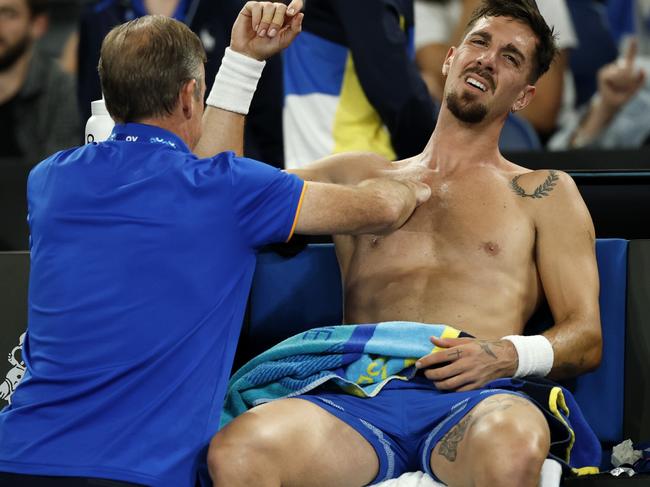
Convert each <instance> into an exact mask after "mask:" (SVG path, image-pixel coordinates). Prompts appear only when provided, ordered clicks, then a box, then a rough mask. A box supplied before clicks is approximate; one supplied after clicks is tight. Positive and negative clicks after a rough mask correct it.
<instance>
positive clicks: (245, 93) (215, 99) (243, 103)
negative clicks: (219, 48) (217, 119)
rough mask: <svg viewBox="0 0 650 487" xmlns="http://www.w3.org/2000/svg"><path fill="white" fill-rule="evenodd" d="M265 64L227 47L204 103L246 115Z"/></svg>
mask: <svg viewBox="0 0 650 487" xmlns="http://www.w3.org/2000/svg"><path fill="white" fill-rule="evenodd" d="M265 65H266V61H258V60H257V59H253V58H252V57H248V56H246V55H244V54H241V53H238V52H236V51H233V50H232V49H230V48H229V47H227V48H226V52H225V54H224V55H223V59H222V61H221V67H220V68H219V72H218V73H217V76H216V77H215V79H214V84H213V85H212V89H211V90H210V94H209V95H208V99H207V100H206V103H207V104H208V105H211V106H213V107H217V108H221V109H223V110H228V111H229V112H235V113H241V114H242V115H246V114H247V113H248V109H249V107H250V105H251V100H252V99H253V95H254V94H255V89H256V88H257V82H258V81H259V79H260V76H262V70H263V69H264V66H265Z"/></svg>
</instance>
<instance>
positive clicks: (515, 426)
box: [470, 406, 550, 486]
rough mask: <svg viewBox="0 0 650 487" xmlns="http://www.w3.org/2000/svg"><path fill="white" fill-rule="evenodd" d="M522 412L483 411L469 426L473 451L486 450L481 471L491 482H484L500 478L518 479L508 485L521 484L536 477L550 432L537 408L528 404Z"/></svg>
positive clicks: (496, 480)
mask: <svg viewBox="0 0 650 487" xmlns="http://www.w3.org/2000/svg"><path fill="white" fill-rule="evenodd" d="M526 413H527V412H526V411H525V410H524V411H518V412H517V414H514V412H513V411H511V410H508V409H505V410H503V411H497V412H492V413H487V414H485V416H483V417H482V418H481V419H480V420H479V421H477V422H476V424H474V426H473V428H472V430H470V435H471V441H472V444H473V446H474V448H475V449H476V450H477V453H478V452H479V451H480V452H483V453H484V454H485V453H487V452H489V454H488V455H483V458H489V459H490V461H488V462H485V465H483V467H482V470H483V471H482V473H481V475H482V476H484V477H485V478H487V479H493V480H492V482H493V483H492V484H486V485H495V486H496V485H501V484H500V483H499V482H500V481H501V480H500V479H509V482H513V481H514V480H515V479H520V480H517V481H516V482H515V483H510V484H508V485H522V486H523V485H528V484H529V482H530V481H531V479H538V478H539V475H540V471H541V467H542V463H543V462H544V459H545V458H546V456H547V455H548V451H549V447H550V433H549V430H548V425H547V423H546V421H545V419H544V418H543V416H542V415H541V413H539V411H537V410H532V406H531V411H530V413H528V414H526ZM495 460H496V461H495ZM495 482H496V483H495ZM531 485H533V484H531ZM535 485H536V484H535Z"/></svg>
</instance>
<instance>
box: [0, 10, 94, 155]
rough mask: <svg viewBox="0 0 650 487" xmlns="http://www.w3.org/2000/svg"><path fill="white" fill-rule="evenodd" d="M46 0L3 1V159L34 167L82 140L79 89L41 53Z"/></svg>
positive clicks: (0, 68)
mask: <svg viewBox="0 0 650 487" xmlns="http://www.w3.org/2000/svg"><path fill="white" fill-rule="evenodd" d="M46 10H47V1H46V0H0V147H2V152H1V153H0V155H1V156H2V157H4V158H11V159H20V160H22V161H23V162H24V163H25V164H26V165H33V164H35V163H37V162H38V161H40V160H41V159H43V158H45V157H46V156H48V155H50V154H51V153H53V152H56V151H57V150H60V149H64V148H68V147H72V146H75V145H78V144H80V143H81V141H82V135H81V129H80V126H79V118H78V112H77V105H76V103H75V101H74V100H75V97H74V85H73V81H72V79H71V78H69V77H68V76H67V75H66V74H64V73H63V72H62V71H61V69H60V68H59V66H58V65H57V63H56V61H54V60H52V59H50V58H49V57H47V56H45V55H44V54H43V53H41V52H40V50H38V49H36V48H35V43H36V41H37V40H38V39H39V38H40V37H41V36H42V35H43V34H44V33H45V31H46V30H47V26H48V17H47V13H46Z"/></svg>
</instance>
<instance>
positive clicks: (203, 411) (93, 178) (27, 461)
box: [0, 0, 430, 487]
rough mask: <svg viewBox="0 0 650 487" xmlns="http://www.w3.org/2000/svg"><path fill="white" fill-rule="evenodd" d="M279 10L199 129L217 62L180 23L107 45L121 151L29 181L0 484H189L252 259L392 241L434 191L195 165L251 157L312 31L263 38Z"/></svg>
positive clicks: (99, 152)
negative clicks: (272, 64)
mask: <svg viewBox="0 0 650 487" xmlns="http://www.w3.org/2000/svg"><path fill="white" fill-rule="evenodd" d="M271 5H272V10H273V9H278V12H277V13H278V15H284V10H286V8H287V7H286V6H284V5H281V4H271ZM291 5H293V6H294V7H297V9H299V8H300V6H301V2H300V0H294V2H293V3H292V4H291ZM268 9H269V7H268V4H260V3H254V2H249V3H248V4H247V5H246V7H244V10H243V11H242V14H241V15H240V16H239V17H238V20H237V21H236V22H235V26H234V27H233V43H232V50H230V49H229V50H228V52H227V54H226V56H225V57H224V60H223V63H222V68H221V71H220V73H219V75H217V78H216V81H215V84H214V88H213V91H212V93H211V94H210V96H209V97H208V103H209V104H210V105H212V107H210V108H208V109H207V110H206V111H205V116H203V115H204V107H203V95H204V93H205V82H204V77H205V75H204V68H203V64H202V63H203V62H204V61H205V53H204V51H203V48H202V47H201V44H200V41H199V39H198V38H197V37H196V35H195V34H193V33H192V32H191V31H190V30H189V29H188V28H187V27H186V26H185V25H183V24H182V23H180V22H178V21H176V20H174V19H170V18H167V17H162V16H152V17H142V18H140V19H137V20H134V21H132V22H129V23H127V24H124V25H122V26H120V27H117V28H116V29H114V30H113V31H111V32H110V33H109V35H108V36H107V38H106V40H105V42H104V46H103V47H102V55H101V60H100V76H101V79H102V86H103V89H104V94H105V98H106V105H107V108H108V110H109V112H110V113H111V115H112V116H113V118H114V119H115V120H116V122H118V124H117V125H116V126H115V129H114V130H113V133H112V135H111V137H110V139H109V140H108V141H106V142H102V143H99V144H93V145H86V146H84V147H80V148H76V149H72V150H68V151H64V152H59V153H57V154H54V155H53V156H51V157H50V158H48V159H46V160H45V161H43V162H42V163H41V164H39V165H38V166H37V167H36V168H35V169H34V170H33V171H32V173H31V174H30V177H29V181H28V191H27V192H28V203H29V223H30V227H31V276H30V289H29V317H28V318H29V322H28V330H27V333H26V337H25V342H24V348H23V359H24V361H25V365H26V369H27V370H26V374H25V377H24V378H23V380H22V382H21V384H20V385H19V386H18V387H17V389H16V391H15V393H14V395H13V396H12V398H11V404H10V405H9V406H8V407H6V408H5V409H4V410H3V411H2V412H0V472H1V473H0V485H11V486H12V487H20V486H21V485H29V486H31V485H39V486H49V485H61V484H60V483H56V482H57V478H58V477H65V479H64V481H65V485H66V486H79V485H95V484H92V479H96V478H101V479H105V480H102V485H105V486H108V485H113V486H117V485H127V484H125V483H127V482H128V483H130V484H138V485H148V486H160V487H194V485H195V483H196V479H197V473H198V471H199V469H200V466H201V464H202V463H204V461H205V452H206V450H207V446H208V443H209V441H210V439H211V438H212V436H213V435H214V434H215V433H216V430H217V428H218V424H219V416H220V410H221V406H222V400H223V397H224V394H225V387H226V385H227V379H228V375H229V373H230V368H231V365H232V360H233V356H234V353H235V347H236V342H237V339H238V336H239V331H240V327H241V323H242V318H243V314H244V308H245V305H246V300H247V296H248V291H249V289H250V284H251V280H252V276H253V271H254V268H255V251H256V249H257V248H259V247H260V246H262V245H264V244H267V243H270V242H279V241H284V240H287V239H288V238H289V237H290V236H291V234H292V232H293V231H294V230H299V231H301V232H305V233H325V232H330V231H331V232H337V233H358V232H363V231H379V230H382V229H390V228H394V227H395V226H398V225H401V224H402V223H403V222H404V221H405V220H406V219H407V218H408V216H409V215H410V214H411V212H412V211H413V209H414V208H415V206H416V204H417V203H418V202H421V201H423V200H425V199H426V198H427V197H428V195H429V194H430V190H429V189H428V187H427V186H425V185H422V184H418V183H414V182H411V181H402V182H399V181H394V180H389V179H381V180H373V181H369V182H368V183H367V184H362V185H360V186H358V187H345V186H338V185H334V184H323V183H310V184H309V185H306V184H305V183H303V181H302V180H301V179H299V178H298V177H297V176H294V175H290V174H287V173H284V172H282V171H279V170H277V169H275V168H272V167H270V166H267V165H264V164H262V163H259V162H256V161H253V160H250V159H246V158H242V157H237V156H235V154H234V153H233V152H230V151H227V152H221V153H219V154H218V155H216V156H212V157H204V158H201V157H199V156H197V155H194V154H193V152H192V151H195V152H196V153H198V154H200V155H202V156H205V155H207V154H214V153H215V152H218V149H224V148H228V147H230V148H233V149H235V150H237V151H239V150H240V148H241V144H242V130H243V116H242V114H245V113H246V111H247V109H248V105H249V103H250V98H251V96H252V93H253V92H254V91H255V83H256V81H257V79H258V78H259V74H260V73H261V69H262V67H263V62H260V61H258V60H257V59H263V58H265V57H267V56H270V55H272V54H273V53H275V52H277V51H278V50H280V49H282V48H284V47H286V45H288V43H290V42H291V41H292V39H293V38H295V36H296V35H297V33H298V32H299V30H300V22H301V20H302V15H301V14H298V15H293V16H291V17H289V16H288V15H285V16H284V18H285V20H284V27H283V28H282V30H281V32H280V33H279V34H277V36H279V37H277V38H275V39H274V38H269V37H261V36H259V35H258V34H256V32H255V31H254V30H253V26H252V25H251V24H252V20H251V19H259V18H261V17H262V13H264V14H265V15H267V14H269V12H268ZM270 13H271V14H273V13H274V12H270ZM254 58H257V59H254ZM161 66H164V69H161ZM202 119H203V125H204V126H205V127H206V129H207V130H206V132H205V136H202V133H203V129H202ZM414 177H416V178H417V175H414ZM301 207H302V210H301ZM58 481H59V482H60V481H61V479H58Z"/></svg>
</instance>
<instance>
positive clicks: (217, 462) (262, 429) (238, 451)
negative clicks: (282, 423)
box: [208, 414, 277, 485]
mask: <svg viewBox="0 0 650 487" xmlns="http://www.w3.org/2000/svg"><path fill="white" fill-rule="evenodd" d="M276 434H277V429H276V428H274V427H272V425H268V424H266V423H265V422H263V421H262V420H260V419H259V418H257V417H256V416H255V415H248V414H244V415H242V416H240V417H239V418H237V419H236V420H235V421H234V422H233V423H231V424H230V425H228V427H226V428H224V429H223V430H221V431H220V432H219V433H217V434H216V435H215V436H214V438H213V439H212V441H211V442H210V448H209V450H208V470H209V472H210V476H211V477H212V480H213V481H214V482H215V485H228V483H229V479H235V478H238V479H242V478H251V477H252V476H255V475H256V474H257V472H256V471H255V470H264V471H265V472H264V473H265V474H266V475H270V474H271V473H272V472H270V471H268V466H269V465H273V463H274V462H273V458H272V457H273V452H274V445H275V442H274V438H275V436H276ZM224 482H225V483H224Z"/></svg>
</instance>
